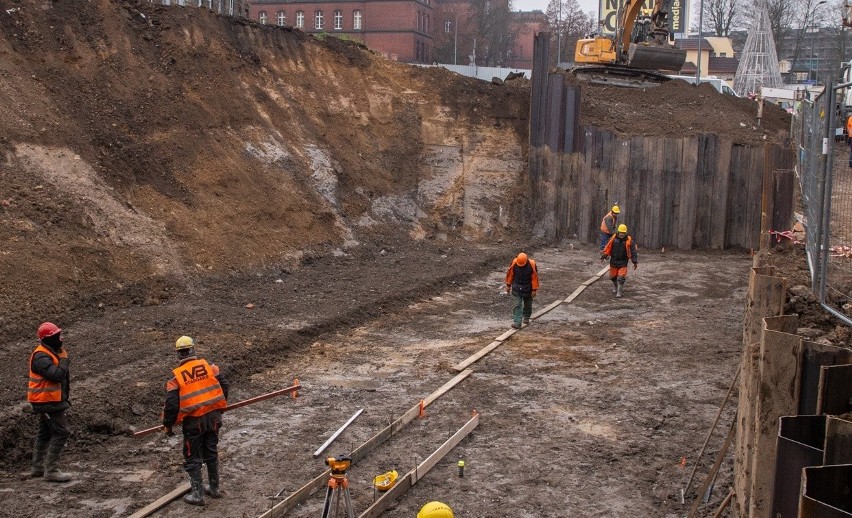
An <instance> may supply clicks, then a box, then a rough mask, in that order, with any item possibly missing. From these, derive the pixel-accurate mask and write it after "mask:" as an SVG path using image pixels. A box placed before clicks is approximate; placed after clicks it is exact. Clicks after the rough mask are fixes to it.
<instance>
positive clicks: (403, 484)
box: [358, 470, 414, 518]
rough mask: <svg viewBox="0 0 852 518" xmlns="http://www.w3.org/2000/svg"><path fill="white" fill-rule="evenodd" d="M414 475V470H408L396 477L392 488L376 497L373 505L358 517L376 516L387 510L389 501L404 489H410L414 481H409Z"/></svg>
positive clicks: (404, 490) (371, 517) (370, 517)
mask: <svg viewBox="0 0 852 518" xmlns="http://www.w3.org/2000/svg"><path fill="white" fill-rule="evenodd" d="M413 476H414V470H411V471H409V472H408V473H406V474H405V475H404V476H402V477H400V478H398V479H396V484H394V485H393V487H392V488H390V489H388V490H387V491H385V492H384V493H383V494H382V496H380V497H379V498H378V500H376V501H375V502H373V505H371V506H370V507H368V508H367V509H366V510H365V511H364V512H363V513H361V514H359V515H358V518H374V517H376V516H381V514H382V513H383V512H385V511H387V509H388V507H390V504H391V502H394V501H396V500H397V499H398V498H399V497H400V496H402V495H403V494H404V493H405V492H406V491H408V490H409V489H411V487H412V486H413V485H414V483H413V482H412V481H411V479H412V477H413Z"/></svg>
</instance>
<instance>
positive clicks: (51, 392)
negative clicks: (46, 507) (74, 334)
mask: <svg viewBox="0 0 852 518" xmlns="http://www.w3.org/2000/svg"><path fill="white" fill-rule="evenodd" d="M36 336H37V337H38V340H39V344H38V346H37V347H36V348H35V350H33V352H32V354H31V355H30V381H29V387H28V390H27V400H28V401H29V402H30V404H31V405H32V408H33V413H35V414H38V418H39V421H38V433H37V434H36V438H35V444H34V445H33V462H32V464H33V465H32V472H31V473H30V474H31V475H32V476H33V477H44V479H45V480H48V481H50V482H68V481H70V480H71V479H72V477H71V475H70V474H68V473H64V472H62V471H60V470H59V455H60V454H61V453H62V449H63V448H65V443H66V442H68V437H69V436H70V435H71V431H70V430H69V429H68V421H67V418H66V416H65V411H66V410H68V409H69V408H70V407H71V402H70V400H69V399H68V394H69V391H70V388H71V376H70V371H69V360H68V352H67V351H66V350H65V349H64V348H63V347H62V330H61V329H59V327H58V326H57V325H56V324H53V323H52V322H45V323H43V324H41V325H40V326H38V331H37V332H36Z"/></svg>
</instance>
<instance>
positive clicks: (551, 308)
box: [530, 299, 563, 320]
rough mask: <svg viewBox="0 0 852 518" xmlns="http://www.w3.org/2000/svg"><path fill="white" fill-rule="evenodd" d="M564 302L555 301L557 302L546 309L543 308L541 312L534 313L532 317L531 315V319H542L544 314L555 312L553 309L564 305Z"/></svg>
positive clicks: (560, 300)
mask: <svg viewBox="0 0 852 518" xmlns="http://www.w3.org/2000/svg"><path fill="white" fill-rule="evenodd" d="M562 302H563V301H562V299H559V300H555V301H553V302H551V303H550V304H548V305H547V306H545V307H543V308H541V309H540V310H538V311H536V312H535V313H533V314H532V315H530V318H531V319H533V320H535V319H536V318H538V317H540V316H542V315H544V314H546V313H548V312H550V311H552V310H553V308H555V307H556V306H558V305H560V304H562Z"/></svg>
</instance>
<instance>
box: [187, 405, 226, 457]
mask: <svg viewBox="0 0 852 518" xmlns="http://www.w3.org/2000/svg"><path fill="white" fill-rule="evenodd" d="M181 426H182V427H183V469H185V470H186V471H187V472H191V471H195V470H197V469H201V465H202V464H209V463H211V462H216V461H217V460H218V459H219V428H220V427H221V426H222V413H221V412H219V411H218V410H214V411H212V412H208V413H206V414H204V415H203V416H201V417H187V418H186V419H184V420H183V423H182V425H181Z"/></svg>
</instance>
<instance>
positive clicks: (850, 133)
mask: <svg viewBox="0 0 852 518" xmlns="http://www.w3.org/2000/svg"><path fill="white" fill-rule="evenodd" d="M846 143H847V144H849V167H852V115H850V116H849V118H848V119H846Z"/></svg>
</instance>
